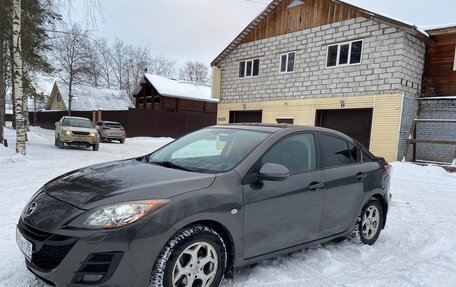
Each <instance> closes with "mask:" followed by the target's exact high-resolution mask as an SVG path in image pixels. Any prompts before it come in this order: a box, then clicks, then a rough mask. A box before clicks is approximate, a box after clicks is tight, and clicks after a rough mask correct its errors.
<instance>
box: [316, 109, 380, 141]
mask: <svg viewBox="0 0 456 287" xmlns="http://www.w3.org/2000/svg"><path fill="white" fill-rule="evenodd" d="M372 111H373V109H347V110H317V114H316V120H315V124H316V125H317V126H321V127H325V128H330V129H333V130H337V131H340V132H342V133H344V134H346V135H348V136H350V137H352V138H354V139H356V140H358V141H359V142H360V143H362V144H363V145H364V146H365V147H367V148H369V145H370V136H371V127H372Z"/></svg>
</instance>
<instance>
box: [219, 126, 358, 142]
mask: <svg viewBox="0 0 456 287" xmlns="http://www.w3.org/2000/svg"><path fill="white" fill-rule="evenodd" d="M214 127H217V128H231V129H242V130H252V131H262V132H268V133H277V132H279V131H284V130H288V131H290V132H302V131H310V132H323V133H328V134H332V135H336V136H339V137H342V138H345V139H347V140H350V141H351V142H353V139H352V138H351V137H349V136H347V135H346V134H344V133H341V132H339V131H336V130H332V129H328V128H323V127H315V126H303V125H292V124H263V123H237V124H226V125H217V126H214Z"/></svg>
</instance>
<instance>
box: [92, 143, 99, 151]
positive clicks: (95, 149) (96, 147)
mask: <svg viewBox="0 0 456 287" xmlns="http://www.w3.org/2000/svg"><path fill="white" fill-rule="evenodd" d="M92 148H93V150H94V151H98V149H100V144H94V145H92Z"/></svg>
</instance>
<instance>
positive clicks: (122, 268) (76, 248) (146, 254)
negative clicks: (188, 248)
mask: <svg viewBox="0 0 456 287" xmlns="http://www.w3.org/2000/svg"><path fill="white" fill-rule="evenodd" d="M138 223H141V222H137V223H135V224H133V225H132V226H130V227H127V228H120V229H112V230H103V231H89V230H84V231H71V232H68V233H67V234H66V235H61V234H59V235H57V234H51V233H47V232H43V231H41V230H37V229H35V228H34V227H32V226H29V225H28V224H26V223H24V222H23V221H22V220H20V222H19V223H18V226H17V228H18V229H19V231H20V232H21V234H22V235H23V236H24V237H25V238H26V239H27V240H29V241H30V242H32V243H33V246H34V247H33V248H34V253H33V255H32V259H31V260H28V259H27V258H26V259H25V262H26V265H27V268H28V269H29V270H30V271H31V272H32V273H33V274H35V275H36V276H37V277H38V278H39V279H41V280H42V281H44V282H45V283H47V284H49V285H51V286H146V285H147V282H148V280H149V278H150V274H151V271H152V269H153V264H154V262H155V259H156V257H157V256H158V254H159V253H160V251H161V250H162V248H163V246H164V245H165V243H166V241H167V240H168V239H169V237H170V236H172V234H174V232H175V230H173V229H170V230H167V229H166V228H164V227H163V226H161V225H159V224H156V223H153V222H148V223H149V224H147V225H146V226H144V225H143V224H144V223H146V222H143V224H138ZM156 231H157V232H156ZM78 233H79V234H78ZM70 234H72V235H73V236H69V235H70ZM76 235H79V236H76Z"/></svg>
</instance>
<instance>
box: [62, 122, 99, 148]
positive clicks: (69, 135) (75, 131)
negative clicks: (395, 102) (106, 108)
mask: <svg viewBox="0 0 456 287" xmlns="http://www.w3.org/2000/svg"><path fill="white" fill-rule="evenodd" d="M99 142H100V137H99V135H98V132H97V130H96V129H95V126H94V125H93V123H92V121H91V120H89V119H86V118H80V117H69V116H64V117H62V118H61V119H60V121H58V122H56V123H55V145H56V146H57V147H58V148H60V149H62V148H64V147H65V145H69V146H76V147H92V148H93V150H94V151H97V150H98V149H99Z"/></svg>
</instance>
